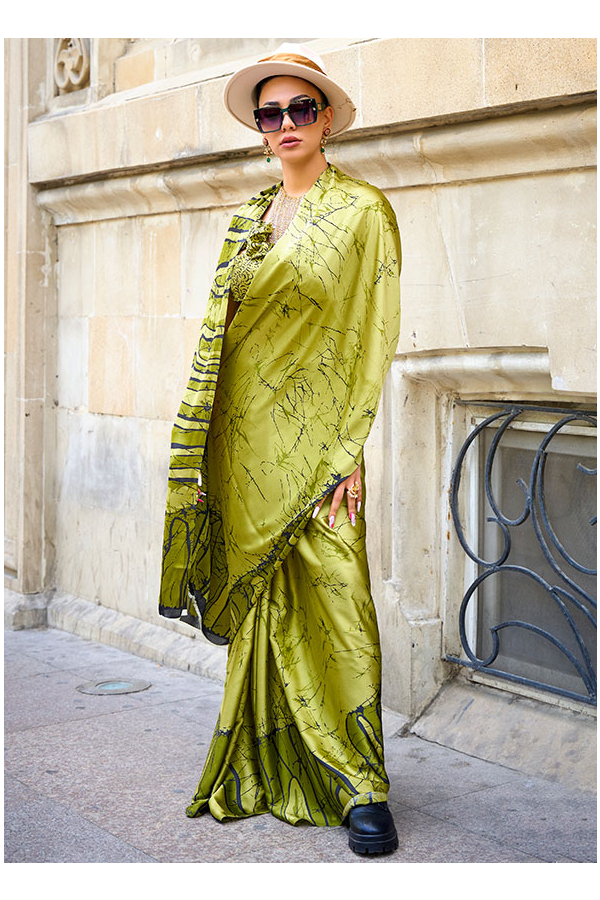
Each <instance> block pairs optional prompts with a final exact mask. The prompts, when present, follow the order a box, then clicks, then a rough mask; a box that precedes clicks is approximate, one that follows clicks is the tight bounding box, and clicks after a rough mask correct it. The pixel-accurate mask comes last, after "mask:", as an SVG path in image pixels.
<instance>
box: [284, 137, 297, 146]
mask: <svg viewBox="0 0 600 900" xmlns="http://www.w3.org/2000/svg"><path fill="white" fill-rule="evenodd" d="M299 143H300V141H299V140H298V138H288V139H287V140H285V141H282V142H281V146H282V147H296V146H297V145H298V144H299Z"/></svg>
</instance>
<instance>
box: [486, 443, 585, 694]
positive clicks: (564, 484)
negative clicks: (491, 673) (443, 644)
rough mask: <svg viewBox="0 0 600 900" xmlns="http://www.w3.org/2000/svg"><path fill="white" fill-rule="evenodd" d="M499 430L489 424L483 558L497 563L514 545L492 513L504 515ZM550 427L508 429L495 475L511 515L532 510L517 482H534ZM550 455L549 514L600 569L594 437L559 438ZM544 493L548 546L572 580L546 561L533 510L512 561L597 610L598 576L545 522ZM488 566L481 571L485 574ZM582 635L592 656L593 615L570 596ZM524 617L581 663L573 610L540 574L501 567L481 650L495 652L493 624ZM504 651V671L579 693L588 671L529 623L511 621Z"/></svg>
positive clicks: (492, 585)
mask: <svg viewBox="0 0 600 900" xmlns="http://www.w3.org/2000/svg"><path fill="white" fill-rule="evenodd" d="M495 434H496V430H495V429H492V428H487V429H485V430H484V432H483V435H482V437H483V438H484V446H483V447H482V450H483V452H482V453H481V455H480V459H481V471H480V480H479V483H480V486H481V491H480V535H481V538H482V540H481V542H480V554H479V555H480V557H482V558H483V559H485V560H486V562H488V563H491V562H492V561H494V560H497V559H498V558H499V557H500V555H501V553H502V551H503V549H504V546H505V539H504V535H503V533H502V530H501V528H500V526H499V525H498V524H496V523H495V522H487V521H486V519H487V518H488V517H490V516H494V512H493V510H492V508H491V506H490V503H489V501H488V499H487V497H486V496H485V491H484V489H483V486H484V485H485V462H486V458H487V454H488V451H489V448H490V444H491V441H492V440H493V437H494V435H495ZM544 437H545V435H544V433H541V432H537V433H536V432H528V431H521V430H508V431H507V432H505V434H504V435H503V437H502V439H501V441H500V442H499V445H498V449H497V452H496V455H495V458H494V464H493V467H492V471H491V478H490V484H491V487H492V493H493V497H494V499H495V502H496V505H497V507H498V508H499V510H500V512H501V513H502V514H503V515H504V516H505V517H506V518H509V519H518V518H520V517H521V515H522V514H523V511H524V509H525V506H526V496H525V492H524V491H523V489H522V488H521V487H520V486H519V484H518V483H517V479H519V478H520V479H522V480H523V481H524V482H525V484H526V485H527V486H529V485H530V484H531V472H532V464H533V461H534V458H535V454H536V452H537V450H538V448H539V446H540V444H541V442H542V440H543V439H544ZM547 451H548V455H547V457H546V462H545V466H544V470H543V477H542V482H541V486H542V487H543V495H542V496H543V498H544V500H545V507H546V513H547V520H548V523H549V524H550V526H551V528H552V530H553V531H554V534H555V538H556V540H557V541H558V543H560V544H561V545H562V546H563V548H564V550H565V551H566V554H567V556H568V557H570V558H571V559H572V560H574V561H575V562H576V563H578V564H579V565H580V566H583V567H584V568H587V569H591V570H594V569H595V567H596V566H595V562H596V526H595V525H591V524H590V520H591V519H592V517H593V516H594V515H595V511H596V478H595V476H594V475H590V474H586V473H584V472H583V471H581V469H579V468H578V464H582V465H583V466H585V467H586V468H588V469H595V466H596V462H595V456H594V454H595V442H594V439H593V438H588V437H585V436H578V435H561V434H560V433H559V434H557V435H555V436H554V437H553V438H552V440H551V441H550V443H549V444H548V447H547ZM542 496H540V492H539V491H536V492H535V503H534V509H535V517H536V521H537V522H538V527H539V529H541V532H542V535H543V540H544V541H545V542H546V544H547V546H548V551H549V553H550V555H551V556H552V558H553V560H554V561H555V562H554V566H556V567H557V568H558V569H559V570H560V572H562V573H564V575H565V576H566V579H570V580H571V581H572V582H574V583H575V585H576V587H575V586H574V585H573V584H570V583H569V581H568V580H565V579H564V578H562V577H561V575H560V574H559V573H558V572H557V571H556V568H553V566H552V565H551V564H550V563H549V562H548V561H547V560H546V558H545V556H544V552H543V549H542V544H541V542H540V540H539V539H538V537H537V535H536V531H535V528H534V523H533V517H532V515H531V514H530V515H529V516H528V517H527V518H526V520H525V521H524V522H523V523H522V524H520V525H513V526H508V529H509V534H510V552H509V555H508V558H507V559H506V560H505V563H504V565H508V566H514V565H516V566H522V567H524V568H525V569H527V570H528V571H529V573H535V574H536V575H538V576H540V577H541V578H542V579H544V581H545V582H547V584H548V585H549V586H550V587H560V588H562V589H564V590H565V591H567V592H568V593H569V594H571V595H572V596H573V597H574V598H576V600H578V601H580V602H581V603H582V604H583V605H584V607H585V608H586V609H587V610H588V611H589V612H590V613H592V614H593V615H594V617H595V610H594V608H593V605H592V604H591V603H590V602H589V599H586V597H585V593H587V594H589V595H591V596H592V597H594V598H595V581H596V580H595V577H594V576H593V575H591V574H586V573H583V572H581V571H578V569H577V568H576V567H575V566H574V565H572V564H571V563H570V562H569V561H568V560H567V559H565V558H564V556H563V555H561V552H560V550H559V549H558V548H557V547H556V546H555V544H554V543H553V541H552V538H551V535H550V533H549V531H548V529H547V527H546V525H545V524H544V522H543V518H542V514H541V512H542V506H541V501H542ZM484 571H486V569H485V568H483V567H479V573H480V574H482V573H483V572H484ZM561 599H562V600H563V603H564V604H565V607H566V609H567V611H568V613H569V615H570V616H571V617H572V619H573V624H574V626H575V629H576V631H577V632H578V633H579V635H580V637H581V639H582V640H583V642H584V644H585V645H586V646H587V649H588V652H589V653H590V655H591V657H592V660H595V653H596V629H595V627H594V625H593V624H592V622H591V621H590V619H589V618H588V617H587V616H586V614H585V612H583V611H582V610H580V609H578V608H577V606H576V604H574V603H573V602H571V601H570V600H569V599H567V598H566V597H565V596H564V595H561ZM512 621H518V622H524V623H529V624H531V625H533V626H535V627H537V628H540V629H543V630H544V631H545V632H547V633H548V634H549V635H551V636H552V637H553V638H554V639H556V640H557V641H558V642H559V643H560V644H562V645H563V646H564V648H565V649H566V650H568V651H570V652H571V653H572V654H573V655H574V656H575V658H576V659H577V660H578V661H581V655H582V651H581V647H580V645H579V643H578V639H577V637H576V635H575V633H574V631H573V628H572V627H571V626H570V624H569V622H568V620H567V618H566V616H565V615H564V613H563V612H562V611H561V608H560V606H559V604H558V603H557V602H556V600H555V599H554V597H553V595H552V594H551V593H550V592H549V591H548V590H547V589H546V588H545V587H544V586H543V585H542V584H540V583H538V581H537V580H536V579H535V578H534V577H533V575H532V574H526V573H521V572H514V571H510V570H507V571H499V572H495V573H493V574H491V575H490V576H489V577H488V578H486V579H485V580H484V581H483V582H482V583H481V584H480V586H479V588H478V597H477V656H478V657H479V658H486V657H488V656H489V654H490V653H491V652H492V647H493V640H492V634H491V632H490V628H492V627H493V626H498V625H500V624H501V623H505V622H512ZM497 634H498V638H499V646H500V651H499V653H498V656H497V657H496V659H495V660H494V662H493V664H492V665H493V667H494V668H495V669H502V670H503V671H505V672H507V673H511V674H513V675H518V676H521V677H524V678H528V679H532V680H534V681H539V682H542V683H545V684H547V685H552V686H554V687H557V688H560V689H563V690H567V691H575V692H579V691H581V688H582V683H581V676H580V675H579V674H578V672H577V670H576V669H575V668H574V666H573V664H572V662H571V661H570V660H569V659H568V657H567V655H565V653H564V652H562V651H561V649H559V647H557V646H556V645H555V644H553V643H552V641H551V640H549V639H548V638H546V637H544V636H542V635H540V634H538V633H535V632H534V631H532V630H530V629H526V628H523V627H521V626H514V625H510V626H507V627H503V628H501V629H500V630H499V631H498V632H497Z"/></svg>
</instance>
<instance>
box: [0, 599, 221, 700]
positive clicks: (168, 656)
mask: <svg viewBox="0 0 600 900" xmlns="http://www.w3.org/2000/svg"><path fill="white" fill-rule="evenodd" d="M4 627H5V628H6V629H9V630H11V631H18V630H22V629H25V628H58V629H59V630H61V631H68V632H70V633H71V634H76V635H78V636H79V637H82V638H84V639H85V640H88V641H96V642H98V643H100V644H107V645H108V646H110V647H116V648H117V649H119V650H124V651H125V652H127V653H133V654H134V655H135V656H141V657H143V658H144V659H150V660H152V661H153V662H157V663H159V664H160V665H164V666H170V667H171V668H173V669H180V670H182V671H184V672H192V673H193V674H194V675H202V676H203V677H204V678H211V679H213V680H214V681H219V682H223V681H224V680H225V667H226V663H227V653H226V651H225V650H224V649H223V648H222V647H216V646H212V645H211V644H209V643H208V642H207V641H205V640H204V639H203V638H201V637H198V638H196V636H195V635H194V636H192V635H190V637H186V636H185V635H181V634H177V633H176V632H174V631H172V630H170V629H168V628H162V627H161V626H160V625H153V624H152V623H150V622H143V621H142V620H141V619H136V618H134V617H133V616H128V615H125V614H124V613H120V612H117V611H116V610H113V609H108V608H107V607H105V606H97V605H96V604H95V603H90V602H89V601H87V600H82V599H80V598H79V597H74V596H72V595H71V594H66V593H61V592H54V591H50V592H47V593H40V594H17V593H15V592H14V591H11V590H8V589H5V602H4Z"/></svg>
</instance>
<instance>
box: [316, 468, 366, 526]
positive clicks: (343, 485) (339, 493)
mask: <svg viewBox="0 0 600 900" xmlns="http://www.w3.org/2000/svg"><path fill="white" fill-rule="evenodd" d="M353 485H356V491H355V492H356V493H357V495H356V497H352V496H351V494H349V493H348V491H347V490H346V489H347V488H348V490H351V489H352V486H353ZM344 493H345V494H346V498H347V501H348V516H349V517H350V521H351V522H352V524H353V525H355V524H356V513H357V512H360V505H361V502H362V482H361V480H360V466H357V468H356V469H355V470H354V472H353V473H352V475H349V476H348V477H347V478H345V479H344V480H343V481H340V483H339V484H338V486H337V487H336V489H335V491H334V492H333V498H332V500H331V506H330V507H329V527H330V528H333V526H334V524H335V517H336V515H337V511H338V509H339V506H340V503H341V502H342V499H343V497H344ZM324 502H325V498H323V500H321V502H320V503H319V504H317V506H315V509H314V512H313V519H314V518H315V517H316V516H317V515H318V514H319V510H320V509H321V507H322V505H323V503H324Z"/></svg>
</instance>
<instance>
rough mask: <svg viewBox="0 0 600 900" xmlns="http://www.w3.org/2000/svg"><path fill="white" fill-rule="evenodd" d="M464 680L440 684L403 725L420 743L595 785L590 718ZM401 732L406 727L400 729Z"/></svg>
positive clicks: (576, 783) (579, 785)
mask: <svg viewBox="0 0 600 900" xmlns="http://www.w3.org/2000/svg"><path fill="white" fill-rule="evenodd" d="M593 712H594V711H593V710H592V709H591V708H590V709H589V711H588V710H586V711H585V712H584V711H580V712H578V711H573V710H570V709H563V708H561V707H560V706H556V705H553V704H551V703H543V702H541V701H538V700H533V699H530V698H528V697H521V696H518V695H516V694H513V693H510V692H509V691H507V690H500V689H497V688H490V687H486V686H483V685H480V684H474V683H473V682H470V681H468V680H467V679H465V678H464V677H463V676H462V675H460V676H458V677H457V678H455V679H454V680H453V681H451V682H450V683H448V684H446V685H444V686H443V687H442V688H441V690H440V692H439V694H438V695H437V697H436V698H435V699H434V700H433V702H432V703H431V704H430V705H429V706H428V707H427V709H426V710H425V711H424V712H423V713H422V714H421V716H420V717H419V718H418V719H417V720H416V721H415V722H413V723H412V725H411V726H410V728H409V729H408V730H409V731H410V733H411V734H415V735H417V736H418V737H420V738H423V739H424V740H426V741H431V742H433V743H435V744H441V745H442V746H444V747H450V748H451V749H453V750H459V751H460V752H461V753H467V754H468V755H469V756H474V757H476V758H477V759H486V760H488V761H489V762H494V763H499V764H500V765H503V766H507V767H509V768H511V769H516V770H518V771H520V772H525V773H527V774H529V775H535V776H536V777H541V778H545V779H547V780H548V781H556V782H560V783H561V784H566V785H568V786H569V787H572V788H577V789H578V790H582V791H593V790H595V789H596V764H597V760H596V720H595V718H594V717H593V715H592V713H593ZM405 733H406V729H405Z"/></svg>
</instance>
